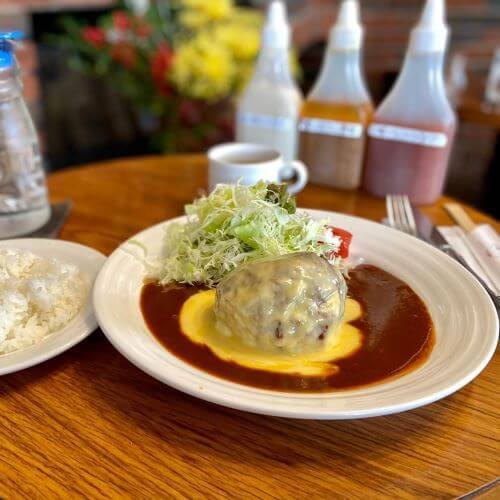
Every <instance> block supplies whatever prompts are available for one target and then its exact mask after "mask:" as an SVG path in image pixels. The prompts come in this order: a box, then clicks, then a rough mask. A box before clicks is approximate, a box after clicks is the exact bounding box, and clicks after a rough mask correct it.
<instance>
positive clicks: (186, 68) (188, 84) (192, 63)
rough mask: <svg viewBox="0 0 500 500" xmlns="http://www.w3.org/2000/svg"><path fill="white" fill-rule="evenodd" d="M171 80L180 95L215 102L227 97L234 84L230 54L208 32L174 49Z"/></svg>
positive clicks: (233, 71)
mask: <svg viewBox="0 0 500 500" xmlns="http://www.w3.org/2000/svg"><path fill="white" fill-rule="evenodd" d="M171 79H172V82H173V83H174V85H175V86H176V87H177V88H178V90H179V91H180V93H181V94H183V95H185V96H187V97H192V98H196V99H204V100H216V99H221V98H223V97H225V96H227V95H229V94H230V93H231V91H232V89H233V86H234V82H235V65H234V61H233V58H232V56H231V53H230V51H229V50H228V49H227V48H226V47H225V46H224V45H222V44H220V43H218V42H217V41H216V40H215V39H214V38H213V37H210V36H209V35H208V34H207V33H200V34H198V35H197V36H195V37H194V38H192V39H190V40H188V41H186V42H183V43H181V44H180V45H178V46H177V47H176V50H175V57H174V61H173V64H172V72H171Z"/></svg>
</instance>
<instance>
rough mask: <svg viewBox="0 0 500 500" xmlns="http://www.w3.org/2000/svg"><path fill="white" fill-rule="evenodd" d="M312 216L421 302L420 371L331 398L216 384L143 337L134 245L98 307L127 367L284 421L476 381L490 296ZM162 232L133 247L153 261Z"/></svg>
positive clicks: (106, 279)
mask: <svg viewBox="0 0 500 500" xmlns="http://www.w3.org/2000/svg"><path fill="white" fill-rule="evenodd" d="M308 212H309V213H310V214H311V215H312V216H313V217H315V218H322V219H323V218H326V219H329V220H330V221H331V222H332V223H333V224H334V225H336V226H338V227H341V228H344V229H347V230H348V231H350V232H352V233H353V235H354V237H353V243H352V254H353V257H357V256H358V257H363V258H364V259H365V260H366V262H367V263H371V264H375V265H377V266H380V267H381V268H383V269H385V270H387V271H389V272H391V273H393V274H394V275H396V276H397V277H399V278H401V279H402V280H404V281H406V282H407V283H408V284H409V285H410V286H411V287H412V288H413V289H414V290H415V291H416V292H417V293H418V295H419V296H420V297H421V298H422V299H423V301H424V302H425V304H426V305H427V307H428V309H429V312H430V314H431V316H432V319H433V321H434V325H435V328H436V345H435V347H434V349H433V351H432V353H431V355H430V357H429V359H428V360H427V362H426V363H424V364H423V365H422V366H421V367H419V368H417V369H415V370H414V371H411V372H409V373H408V374H405V375H403V376H401V377H399V378H396V379H394V380H390V381H387V382H382V383H379V384H376V385H373V386H370V387H366V388H357V389H354V390H348V391H341V392H336V393H335V392H333V393H328V394H296V393H286V392H275V391H269V390H261V389H256V388H253V387H248V386H244V385H240V384H236V383H233V382H229V381H226V380H223V379H220V378H218V377H215V376H212V375H210V374H208V373H205V372H203V371H201V370H199V369H197V368H195V367H194V366H191V365H190V364H188V363H185V362H184V361H182V360H180V359H179V358H177V357H175V356H174V355H172V354H170V353H169V352H168V351H167V350H166V349H165V348H164V347H162V346H161V345H160V344H159V343H158V342H157V341H156V340H155V338H154V337H153V335H152V334H151V333H150V332H149V330H148V328H147V326H146V324H145V323H144V320H143V318H142V314H141V311H140V308H139V294H140V290H141V286H142V283H143V278H144V269H143V266H142V264H141V262H140V261H139V259H137V258H135V257H134V256H133V255H131V254H130V251H133V248H132V245H128V246H127V248H128V250H129V251H124V250H123V249H122V248H123V247H124V246H123V245H122V247H121V248H118V249H117V250H116V251H115V252H114V253H113V254H112V255H111V256H110V257H109V258H108V260H107V261H106V263H105V264H104V266H103V268H102V270H101V272H100V273H99V276H98V278H97V281H96V284H95V288H94V308H95V312H96V316H97V320H98V322H99V324H100V326H101V328H102V330H103V331H104V333H105V334H106V336H107V337H108V339H109V340H110V341H111V342H112V344H113V345H114V346H115V347H116V348H117V349H118V350H119V351H120V352H121V353H122V354H123V355H124V356H125V357H127V358H128V359H129V360H130V361H131V362H132V363H134V364H135V365H137V366H138V367H139V368H141V369H142V370H144V371H145V372H147V373H149V374H150V375H152V376H153V377H155V378H157V379H158V380H161V381H162V382H164V383H166V384H168V385H170V386H172V387H175V388H176V389H179V390H181V391H184V392H186V393H188V394H191V395H193V396H196V397H199V398H202V399H205V400H207V401H211V402H214V403H218V404H221V405H225V406H229V407H232V408H238V409H241V410H247V411H251V412H255V413H263V414H267V415H276V416H283V417H295V418H322V419H348V418H360V417H374V416H377V415H385V414H389V413H395V412H400V411H405V410H409V409H411V408H416V407H418V406H422V405H425V404H428V403H431V402H433V401H436V400H438V399H440V398H443V397H444V396H447V395H448V394H451V393H452V392H454V391H456V390H458V389H460V388H461V387H463V386H464V385H465V384H467V383H468V382H470V381H471V380H472V379H473V378H474V377H476V376H477V375H478V374H479V372H480V371H481V370H482V369H483V368H484V367H485V366H486V364H487V363H488V361H489V359H490V358H491V356H492V355H493V352H494V349H495V346H496V343H497V339H498V318H497V315H496V312H495V309H494V307H493V304H492V302H491V300H490V299H489V297H488V295H487V294H486V292H485V291H484V290H483V288H482V287H481V285H480V284H479V283H478V282H477V281H476V280H475V279H474V278H473V277H472V276H471V275H470V274H469V273H468V272H467V271H466V270H465V269H464V268H463V267H462V266H461V265H460V264H458V263H457V262H455V261H454V260H452V259H451V258H449V257H448V256H446V255H445V254H444V253H442V252H440V251H439V250H437V249H435V248H433V247H432V246H430V245H428V244H426V243H424V242H422V241H419V240H417V239H416V238H413V237H411V236H407V235H405V234H402V233H400V232H398V231H395V230H394V229H390V228H388V227H384V226H382V225H380V224H376V223H374V222H370V221H367V220H364V219H359V218H357V217H350V216H346V215H341V214H337V213H332V212H321V211H316V210H308ZM177 220H179V219H177ZM168 223H169V222H166V223H162V224H159V225H157V226H154V227H151V228H150V229H147V230H145V231H143V232H141V233H139V234H138V235H136V236H134V238H133V239H134V240H137V241H139V242H141V243H142V244H143V245H145V246H146V247H147V248H148V249H149V251H150V252H151V253H152V254H155V253H157V252H159V251H160V248H161V242H162V240H163V235H164V232H165V230H166V227H167V225H168ZM124 245H127V243H124Z"/></svg>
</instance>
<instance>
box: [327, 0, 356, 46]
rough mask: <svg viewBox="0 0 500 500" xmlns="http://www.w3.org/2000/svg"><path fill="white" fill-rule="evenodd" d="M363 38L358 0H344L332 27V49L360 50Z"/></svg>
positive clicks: (330, 42)
mask: <svg viewBox="0 0 500 500" xmlns="http://www.w3.org/2000/svg"><path fill="white" fill-rule="evenodd" d="M362 39H363V27H362V26H361V23H360V13H359V3H358V1H357V0H343V2H342V3H341V4H340V9H339V13H338V16H337V21H336V22H335V24H334V25H333V26H332V28H331V29H330V37H329V46H330V49H338V50H359V49H360V48H361V41H362Z"/></svg>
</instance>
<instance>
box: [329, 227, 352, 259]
mask: <svg viewBox="0 0 500 500" xmlns="http://www.w3.org/2000/svg"><path fill="white" fill-rule="evenodd" d="M328 229H329V230H330V231H331V232H332V234H333V236H338V237H339V238H340V240H341V242H340V247H339V249H338V251H337V252H335V254H334V256H335V257H341V258H342V259H346V258H347V257H349V246H350V244H351V240H352V234H351V233H350V232H349V231H346V230H345V229H340V228H339V227H334V226H328Z"/></svg>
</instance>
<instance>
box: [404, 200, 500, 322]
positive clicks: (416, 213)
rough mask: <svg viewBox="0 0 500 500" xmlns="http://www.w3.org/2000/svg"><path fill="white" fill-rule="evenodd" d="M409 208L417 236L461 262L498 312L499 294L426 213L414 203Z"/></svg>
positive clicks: (499, 304) (499, 310)
mask: <svg viewBox="0 0 500 500" xmlns="http://www.w3.org/2000/svg"><path fill="white" fill-rule="evenodd" d="M411 208H412V210H413V217H414V219H415V223H416V225H417V233H418V236H419V238H420V239H422V240H424V241H427V243H430V244H431V245H432V246H434V247H436V248H438V249H439V250H441V251H442V252H444V253H445V254H446V255H448V256H449V257H451V258H452V259H454V260H456V261H457V262H459V263H460V264H462V266H463V267H465V269H467V271H469V272H470V273H471V274H472V275H473V276H474V278H476V280H477V281H479V283H480V284H481V285H482V287H483V288H484V289H485V290H486V291H487V292H488V295H489V296H490V297H491V300H492V301H493V304H494V305H495V308H496V310H497V313H499V314H500V296H499V295H497V294H496V293H495V292H494V291H493V290H492V289H491V288H490V287H489V286H488V285H487V283H485V281H484V280H483V278H481V276H478V274H477V273H476V272H475V271H474V270H473V269H472V268H471V267H470V266H469V264H467V262H466V261H465V259H464V258H463V257H462V256H461V255H460V254H458V253H457V252H456V251H455V250H454V249H453V247H452V246H451V245H450V244H449V243H448V242H447V241H446V239H445V238H444V236H443V235H442V234H441V233H440V232H439V229H438V228H437V227H436V226H435V225H434V223H433V222H432V221H431V219H430V218H429V217H428V216H427V215H426V214H424V213H423V212H421V211H420V210H419V209H418V208H416V207H415V206H414V205H412V206H411Z"/></svg>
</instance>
